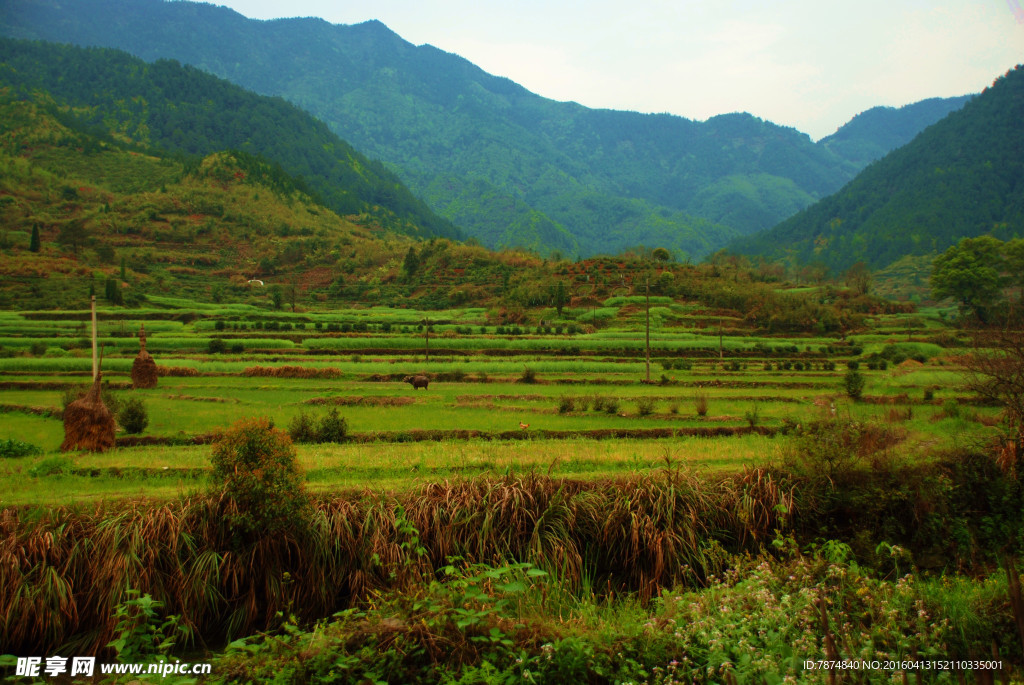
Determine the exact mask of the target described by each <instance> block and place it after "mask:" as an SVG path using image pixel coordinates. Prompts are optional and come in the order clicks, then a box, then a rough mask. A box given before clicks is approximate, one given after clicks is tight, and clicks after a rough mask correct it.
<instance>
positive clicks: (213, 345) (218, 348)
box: [206, 338, 228, 354]
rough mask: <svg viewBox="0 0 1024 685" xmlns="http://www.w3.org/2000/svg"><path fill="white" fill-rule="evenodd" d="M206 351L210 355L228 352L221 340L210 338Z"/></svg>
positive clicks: (226, 346) (225, 344)
mask: <svg viewBox="0 0 1024 685" xmlns="http://www.w3.org/2000/svg"><path fill="white" fill-rule="evenodd" d="M206 349H207V350H208V351H209V353H210V354H223V353H224V352H227V351H228V345H227V343H226V342H224V340H223V339H222V338H210V342H209V343H207V345H206Z"/></svg>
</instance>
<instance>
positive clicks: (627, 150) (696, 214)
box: [0, 0, 963, 258]
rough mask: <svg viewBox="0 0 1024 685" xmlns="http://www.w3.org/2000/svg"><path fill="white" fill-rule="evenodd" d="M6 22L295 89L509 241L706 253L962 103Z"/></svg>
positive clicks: (100, 14) (194, 23) (406, 51)
mask: <svg viewBox="0 0 1024 685" xmlns="http://www.w3.org/2000/svg"><path fill="white" fill-rule="evenodd" d="M0 32H2V33H4V34H6V35H8V36H15V37H22V38H35V39H43V40H51V41H62V42H70V43H75V44H80V45H98V46H107V47H116V48H119V49H123V50H126V51H128V52H130V53H132V54H135V55H137V56H139V57H141V58H143V59H145V60H156V59H160V58H172V59H176V60H179V61H181V62H183V63H186V64H191V65H194V66H195V67H197V68H198V69H201V70H204V71H208V72H210V73H213V74H216V75H218V76H221V77H223V78H226V79H228V80H230V81H232V82H234V83H237V84H239V85H241V86H243V87H245V88H248V89H251V90H253V91H256V92H259V93H263V94H269V95H277V96H281V97H283V98H285V99H287V100H289V101H291V102H293V103H295V104H297V105H298V106H300V107H302V108H303V109H305V110H307V111H309V112H311V113H312V114H314V115H315V116H316V117H318V118H319V119H321V120H322V121H323V122H325V123H326V124H327V125H328V126H329V127H330V128H331V130H332V131H333V132H335V133H336V134H337V135H338V136H340V137H341V138H343V139H344V140H346V141H348V142H349V143H351V144H352V145H353V146H354V147H355V148H356V149H358V150H359V151H360V152H362V153H364V154H366V155H367V156H368V157H371V158H377V159H380V160H382V161H383V162H384V164H385V165H386V166H387V167H388V168H389V170H390V171H393V172H394V173H395V174H397V176H398V177H400V178H401V179H402V180H403V181H404V182H405V183H406V184H407V185H408V186H409V188H410V189H411V190H412V191H413V193H415V194H416V195H418V196H419V197H421V198H422V199H423V200H424V201H425V202H426V203H427V204H428V205H429V206H430V208H432V209H433V210H434V211H435V212H436V213H437V214H439V215H441V216H442V217H444V218H445V219H447V220H448V221H450V222H451V223H452V224H455V225H457V226H459V227H460V228H461V229H462V230H464V231H465V234H466V235H468V236H472V237H475V238H477V239H478V240H479V241H480V242H482V243H483V244H485V245H487V246H490V247H494V248H500V247H506V246H524V247H528V248H532V249H535V250H537V251H538V252H541V253H552V252H556V251H557V252H561V253H563V254H567V255H587V254H594V253H602V252H611V253H614V252H618V251H620V250H622V249H625V248H629V247H632V246H636V245H640V244H643V245H648V246H651V247H653V246H664V247H667V248H669V249H671V250H672V251H674V252H675V253H676V255H677V256H679V257H693V258H698V257H701V256H703V255H706V254H708V253H710V252H713V251H715V250H717V249H719V248H721V247H722V246H724V245H725V244H727V243H728V242H729V241H730V240H731V239H734V238H736V237H738V236H742V235H747V234H751V233H754V232H757V231H761V230H764V229H767V228H770V227H772V226H774V225H775V224H777V223H778V222H780V221H782V220H784V219H786V218H787V217H790V216H791V215H793V214H794V213H796V212H798V211H799V210H801V209H803V208H805V207H808V206H809V205H811V204H813V203H814V202H816V201H818V200H820V199H822V198H824V197H826V196H828V195H829V194H831V193H833V192H835V191H836V190H838V189H839V188H841V187H842V186H843V185H844V184H846V183H847V182H849V181H850V180H851V179H852V178H853V177H854V176H855V175H856V174H857V173H858V172H859V171H860V169H862V168H863V167H864V166H865V165H866V164H868V163H869V162H870V161H871V160H872V159H874V158H877V157H878V156H880V155H881V154H884V153H885V152H887V151H888V150H890V149H892V148H893V147H894V146H898V145H900V144H903V143H906V142H908V141H909V140H910V139H911V138H913V136H914V135H915V134H916V133H917V132H918V131H919V130H920V129H921V128H923V127H924V126H926V125H927V124H929V123H931V122H933V121H936V120H938V119H940V118H941V117H942V116H944V115H945V114H947V113H948V112H949V111H951V110H953V109H956V108H957V107H958V106H960V105H962V104H963V100H962V99H953V100H935V101H926V102H924V103H919V104H918V105H915V106H914V107H913V108H903V109H901V110H888V109H881V110H878V111H874V110H872V111H870V112H867V113H865V114H863V115H861V116H860V117H857V118H855V119H854V120H853V121H852V122H850V124H849V125H848V126H846V127H843V129H840V131H837V133H836V134H834V135H833V136H830V137H829V138H826V139H824V140H822V141H820V142H819V143H814V142H812V141H811V139H810V138H809V137H808V136H806V135H805V134H802V133H800V132H798V131H796V130H794V129H790V128H786V127H781V126H778V125H776V124H773V123H771V122H766V121H762V120H760V119H758V118H756V117H754V116H752V115H749V114H724V115H721V116H718V117H713V118H711V119H709V120H707V121H705V122H696V121H691V120H688V119H685V118H682V117H677V116H672V115H668V114H656V115H651V114H639V113H635V112H618V111H610V110H593V109H588V108H586V107H583V106H581V105H578V104H575V103H563V102H555V101H552V100H547V99H545V98H542V97H540V96H537V95H535V94H533V93H530V92H529V91H527V90H526V89H524V88H522V87H521V86H518V85H517V84H515V83H513V82H511V81H509V80H508V79H504V78H501V77H497V76H492V75H490V74H487V73H485V72H484V71H482V70H481V69H479V68H477V67H476V66H474V65H473V64H471V63H470V62H468V61H466V60H464V59H462V58H461V57H458V56H456V55H451V54H448V53H445V52H443V51H441V50H438V49H436V48H433V47H431V46H429V45H424V46H414V45H411V44H410V43H408V42H406V41H404V40H403V39H402V38H401V37H399V36H397V35H396V34H394V33H393V32H392V31H390V30H389V29H388V28H387V27H385V26H384V25H383V24H381V23H379V22H368V23H365V24H359V25H355V26H338V25H331V24H328V23H327V22H324V21H322V20H318V19H287V20H274V21H255V20H250V19H246V18H245V17H243V16H241V15H239V14H237V13H235V12H233V11H232V10H229V9H226V8H221V7H214V6H212V5H204V4H196V3H191V2H173V3H172V2H164V1H163V0H74V1H73V2H72V1H67V0H0Z"/></svg>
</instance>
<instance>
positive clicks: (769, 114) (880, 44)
mask: <svg viewBox="0 0 1024 685" xmlns="http://www.w3.org/2000/svg"><path fill="white" fill-rule="evenodd" d="M1021 1H1022V0H936V1H934V2H925V1H923V0H859V1H848V2H838V1H837V0H761V1H760V2H757V1H755V0H587V1H586V2H584V1H582V0H505V1H504V2H493V1H492V0H290V1H289V2H287V3H284V2H281V1H280V0H212V3H213V4H218V5H226V6H228V7H231V8H232V9H234V10H236V11H237V12H239V13H240V14H243V15H245V16H247V17H251V18H254V19H272V18H277V17H295V16H300V17H301V16H315V17H322V18H323V19H326V20H327V21H329V22H331V23H333V24H357V23H360V22H363V21H367V20H370V19H378V20H380V21H381V22H383V23H384V24H386V25H387V26H388V27H389V28H390V29H391V30H393V31H394V32H395V33H397V34H398V35H400V36H401V37H402V38H404V39H405V40H407V41H409V42H410V43H414V44H416V45H422V44H424V43H429V44H430V45H433V46H435V47H438V48H440V49H442V50H445V51H446V52H451V53H455V54H457V55H460V56H462V57H465V58H466V59H468V60H469V61H471V62H473V63H474V64H476V65H477V66H479V67H480V68H482V69H483V70H484V71H487V72H489V73H491V74H495V75H498V76H506V77H508V78H510V79H512V80H513V81H515V82H516V83H518V84H520V85H522V86H524V87H525V88H527V89H528V90H531V91H533V92H535V93H537V94H539V95H542V96H544V97H547V98H551V99H554V100H562V101H568V100H572V101H575V102H578V103H580V104H582V105H586V106H587V107H603V108H609V109H622V110H635V111H639V112H669V113H672V114H678V115H680V116H684V117H687V118H689V119H697V120H703V119H706V118H708V117H711V116H714V115H716V114H724V113H728V112H750V113H751V114H753V115H755V116H758V117H761V118H762V119H767V120H770V121H773V122H775V123H777V124H781V125H784V126H792V127H794V128H796V129H798V130H800V131H803V132H804V133H808V134H810V136H811V137H812V138H814V139H815V140H817V139H819V138H821V137H823V136H826V135H828V134H830V133H832V132H834V131H835V130H836V128H838V127H839V126H841V125H843V124H844V123H846V122H847V121H849V119H850V118H851V117H853V115H855V114H857V113H858V112H861V111H863V110H865V109H869V108H871V107H874V106H876V105H889V106H894V107H899V106H902V105H905V104H909V103H911V102H916V101H918V100H923V99H925V98H929V97H949V96H954V95H964V94H967V93H978V92H981V90H982V89H984V88H985V87H986V86H988V85H990V84H991V83H992V81H993V80H994V79H995V78H996V77H997V76H999V75H1001V74H1003V73H1005V72H1006V71H1007V70H1008V69H1010V68H1012V67H1013V66H1015V65H1016V64H1018V63H1021V62H1024V9H1022V8H1021V5H1020V2H1021Z"/></svg>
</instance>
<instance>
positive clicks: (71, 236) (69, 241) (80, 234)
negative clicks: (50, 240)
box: [57, 219, 89, 255]
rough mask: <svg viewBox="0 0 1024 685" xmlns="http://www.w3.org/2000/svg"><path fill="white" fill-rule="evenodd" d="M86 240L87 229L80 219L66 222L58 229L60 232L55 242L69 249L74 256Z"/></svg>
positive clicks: (87, 235)
mask: <svg viewBox="0 0 1024 685" xmlns="http://www.w3.org/2000/svg"><path fill="white" fill-rule="evenodd" d="M88 238H89V229H87V228H86V226H85V222H84V221H83V220H82V219H72V220H71V221H68V222H67V223H65V224H64V225H63V226H61V227H60V231H59V232H58V233H57V242H58V243H59V244H61V245H64V246H65V247H70V248H71V250H72V251H73V252H74V253H75V254H76V255H77V254H78V251H79V250H80V249H81V248H82V246H83V245H85V241H86V240H88Z"/></svg>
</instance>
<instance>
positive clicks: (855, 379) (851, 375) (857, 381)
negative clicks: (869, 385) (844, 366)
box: [843, 369, 865, 400]
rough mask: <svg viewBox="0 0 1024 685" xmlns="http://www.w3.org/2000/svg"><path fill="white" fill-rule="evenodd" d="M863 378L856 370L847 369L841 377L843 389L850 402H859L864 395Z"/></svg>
mask: <svg viewBox="0 0 1024 685" xmlns="http://www.w3.org/2000/svg"><path fill="white" fill-rule="evenodd" d="M864 385H865V380H864V376H862V375H861V374H860V372H859V371H857V370H856V369H849V370H848V371H847V372H846V375H845V376H843V388H844V389H845V390H846V394H847V396H849V397H850V399H852V400H859V399H860V398H861V397H862V396H863V395H864Z"/></svg>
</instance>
